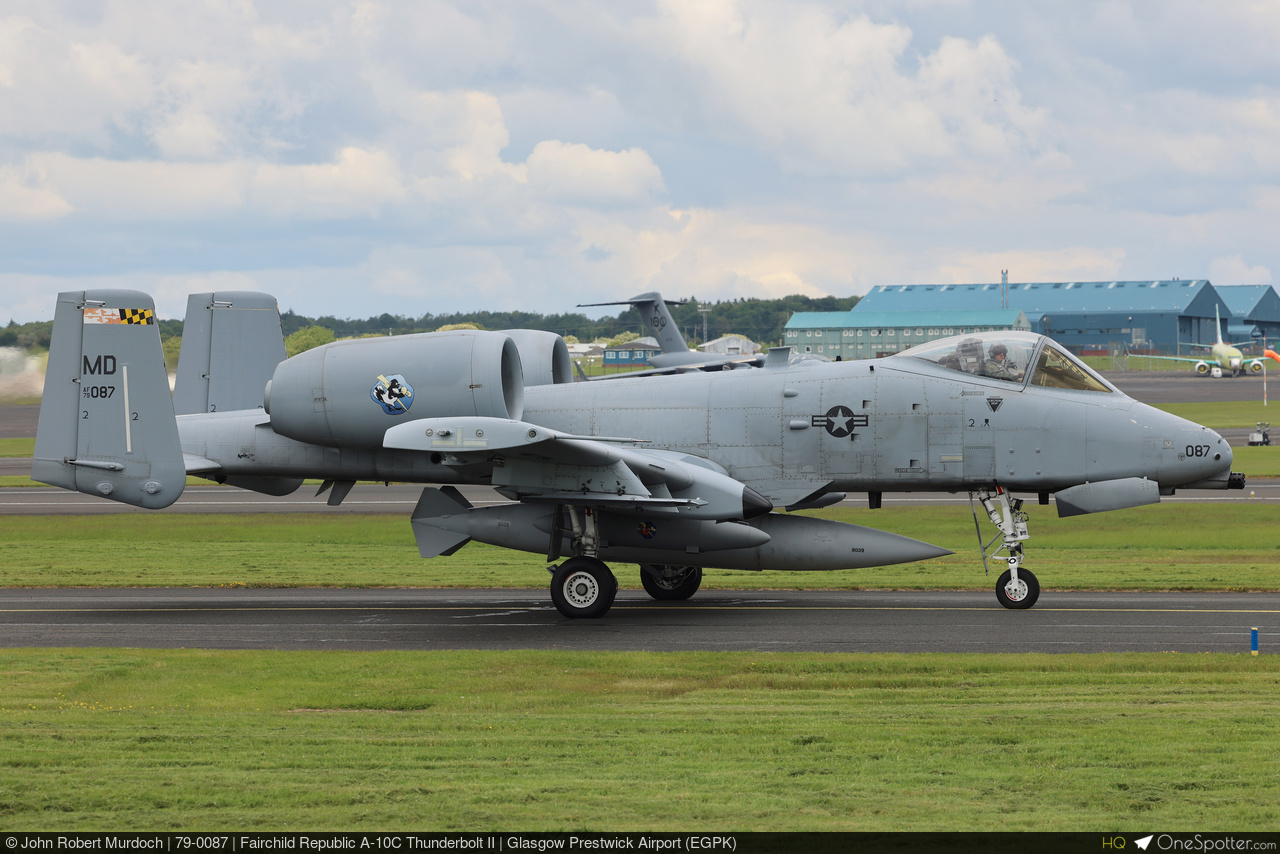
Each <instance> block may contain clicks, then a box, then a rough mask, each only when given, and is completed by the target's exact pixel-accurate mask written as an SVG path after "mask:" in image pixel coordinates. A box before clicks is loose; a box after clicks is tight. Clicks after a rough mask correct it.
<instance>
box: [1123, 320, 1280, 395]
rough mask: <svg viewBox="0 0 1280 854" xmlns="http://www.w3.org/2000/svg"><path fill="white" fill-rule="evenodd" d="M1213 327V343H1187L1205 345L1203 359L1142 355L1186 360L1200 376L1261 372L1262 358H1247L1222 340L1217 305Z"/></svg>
mask: <svg viewBox="0 0 1280 854" xmlns="http://www.w3.org/2000/svg"><path fill="white" fill-rule="evenodd" d="M1213 319H1214V324H1213V328H1214V329H1215V330H1216V331H1217V333H1218V340H1217V341H1216V342H1215V343H1213V344H1187V345H1185V346H1188V347H1205V348H1208V350H1209V356H1208V358H1205V359H1199V358H1195V357H1188V356H1142V357H1141V358H1143V359H1159V360H1160V361H1162V362H1187V363H1191V364H1194V365H1195V368H1194V370H1195V372H1196V373H1197V374H1199V375H1200V376H1206V375H1211V376H1214V377H1221V376H1232V377H1236V376H1240V375H1241V374H1244V373H1246V372H1247V373H1251V374H1260V373H1262V359H1264V358H1266V356H1265V355H1264V356H1262V357H1261V358H1253V359H1247V358H1245V355H1244V354H1243V353H1241V352H1240V350H1239V348H1238V347H1236V346H1234V345H1232V344H1228V343H1226V342H1225V341H1223V340H1222V320H1221V319H1220V318H1219V317H1218V307H1217V306H1216V305H1215V306H1214V307H1213Z"/></svg>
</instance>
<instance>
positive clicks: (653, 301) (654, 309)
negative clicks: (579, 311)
mask: <svg viewBox="0 0 1280 854" xmlns="http://www.w3.org/2000/svg"><path fill="white" fill-rule="evenodd" d="M606 305H610V306H612V305H630V306H635V309H636V311H638V312H640V316H641V317H643V318H644V319H645V323H646V324H647V325H648V326H649V327H650V328H652V329H653V337H654V340H656V341H657V342H658V346H659V347H661V348H662V352H661V353H659V354H658V355H656V356H653V357H652V358H650V359H649V364H650V365H653V367H654V369H655V370H652V371H631V372H629V373H627V374H622V375H620V376H632V377H634V376H640V375H641V374H654V373H674V372H675V371H695V370H697V371H718V370H722V369H729V368H735V367H740V366H746V367H753V366H755V367H758V366H759V365H761V364H763V363H764V356H762V355H756V354H755V353H738V354H734V355H726V356H720V355H715V354H709V353H699V352H698V351H697V350H690V349H689V345H688V344H686V343H685V340H684V336H683V335H681V334H680V329H679V328H678V327H677V326H676V322H675V320H674V319H673V318H672V317H671V311H670V310H669V309H668V308H667V306H668V305H684V302H683V301H671V300H664V299H663V298H662V294H660V293H658V292H657V291H650V292H649V293H645V294H640V295H639V296H634V297H632V298H631V299H629V300H623V301H621V302H588V303H582V304H580V305H579V306H578V307H579V308H595V307H598V306H606Z"/></svg>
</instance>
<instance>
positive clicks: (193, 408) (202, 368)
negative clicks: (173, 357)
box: [173, 291, 285, 415]
mask: <svg viewBox="0 0 1280 854" xmlns="http://www.w3.org/2000/svg"><path fill="white" fill-rule="evenodd" d="M284 359H285V349H284V332H283V330H282V329H281V327H280V308H279V306H278V304H277V303H276V298H275V297H273V296H271V295H270V294H263V293H258V292H256V291H219V292H217V293H210V294H192V295H191V296H189V297H188V298H187V318H186V321H185V322H184V323H183V326H182V352H181V354H180V355H179V357H178V379H177V381H176V382H175V383H174V387H173V409H174V411H175V412H176V413H177V414H179V415H191V414H194V413H197V412H229V411H231V410H234V409H258V408H261V406H262V389H263V388H264V387H265V386H266V384H267V380H269V379H271V374H272V372H273V371H275V369H276V365H278V364H280V363H281V362H283V361H284Z"/></svg>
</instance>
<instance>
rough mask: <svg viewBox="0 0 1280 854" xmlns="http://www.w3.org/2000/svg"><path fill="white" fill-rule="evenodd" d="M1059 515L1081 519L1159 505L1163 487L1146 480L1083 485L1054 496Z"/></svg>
mask: <svg viewBox="0 0 1280 854" xmlns="http://www.w3.org/2000/svg"><path fill="white" fill-rule="evenodd" d="M1054 500H1055V501H1056V502H1057V504H1058V515H1059V516H1063V517H1065V516H1082V515H1084V514H1085V513H1102V512H1105V511H1107V510H1124V509H1125V508H1127V507H1142V506H1143V505H1146V504H1159V503H1160V484H1158V483H1156V482H1155V481H1154V480H1147V479H1146V478H1143V477H1124V478H1120V479H1119V480H1104V481H1099V482H1098V483H1083V484H1081V485H1079V486H1073V487H1071V488H1070V489H1062V490H1059V491H1058V492H1057V493H1055V495H1054Z"/></svg>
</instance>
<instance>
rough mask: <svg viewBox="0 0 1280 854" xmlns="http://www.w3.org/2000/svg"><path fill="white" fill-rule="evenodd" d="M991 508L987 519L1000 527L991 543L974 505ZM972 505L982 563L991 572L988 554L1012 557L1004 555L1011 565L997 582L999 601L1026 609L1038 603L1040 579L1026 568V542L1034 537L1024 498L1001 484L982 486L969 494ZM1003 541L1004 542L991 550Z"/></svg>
mask: <svg viewBox="0 0 1280 854" xmlns="http://www.w3.org/2000/svg"><path fill="white" fill-rule="evenodd" d="M975 499H976V500H977V502H978V503H979V504H981V505H982V509H984V510H986V511H987V518H988V519H990V520H991V524H993V525H995V526H996V527H997V528H998V529H999V530H998V531H997V532H996V535H995V536H994V537H992V538H991V540H990V541H989V542H986V543H984V542H983V541H982V528H981V527H980V525H979V523H978V510H977V508H976V507H973V502H974V500H975ZM969 504H970V507H972V509H973V526H974V529H975V530H977V532H978V547H979V548H980V549H981V550H982V565H983V567H984V568H986V570H987V572H988V573H989V572H990V571H991V568H990V566H989V565H988V564H987V557H988V555H990V556H991V557H994V556H995V555H996V554H998V553H999V552H1000V551H1002V550H1003V551H1004V552H1005V554H1006V555H1008V557H1005V558H1001V560H1003V561H1005V562H1006V563H1007V564H1008V566H1009V568H1008V569H1007V570H1005V571H1004V572H1003V573H1001V575H1000V578H999V579H998V580H997V581H996V600H997V601H999V603H1000V604H1001V605H1003V606H1004V607H1006V608H1013V609H1024V608H1030V607H1031V606H1032V605H1034V604H1036V600H1037V599H1039V598H1040V581H1039V580H1038V579H1037V578H1036V577H1035V575H1034V574H1033V573H1032V572H1031V570H1029V569H1022V568H1021V567H1022V557H1023V555H1022V543H1023V541H1024V540H1028V539H1030V538H1031V535H1030V534H1028V533H1027V514H1026V513H1024V512H1023V510H1022V499H1020V498H1010V497H1009V493H1007V492H1005V491H1004V489H1002V488H1001V487H998V486H997V487H996V488H995V489H994V490H990V489H979V490H976V491H974V492H970V493H969ZM997 539H999V540H1001V542H1000V545H998V546H996V548H995V549H994V550H993V551H991V552H988V551H987V550H988V549H990V548H991V546H992V545H993V544H994V543H995V541H996V540H997Z"/></svg>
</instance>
